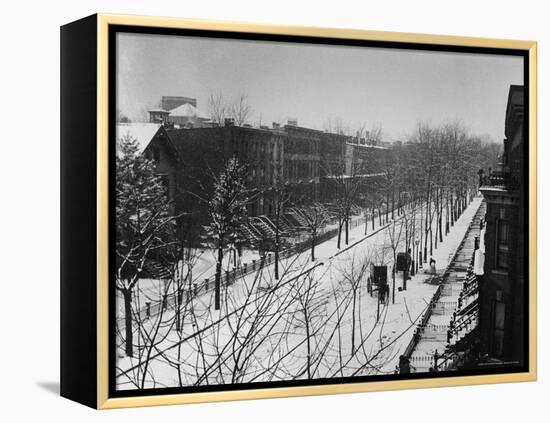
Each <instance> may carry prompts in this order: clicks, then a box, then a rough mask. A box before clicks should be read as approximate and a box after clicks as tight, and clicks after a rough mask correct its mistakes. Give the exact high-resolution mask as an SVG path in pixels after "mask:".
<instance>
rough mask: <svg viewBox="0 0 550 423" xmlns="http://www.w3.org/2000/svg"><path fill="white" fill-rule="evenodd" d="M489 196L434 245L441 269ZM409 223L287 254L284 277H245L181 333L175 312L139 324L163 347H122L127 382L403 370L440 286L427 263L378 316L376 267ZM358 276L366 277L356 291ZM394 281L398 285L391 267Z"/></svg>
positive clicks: (360, 231) (193, 305)
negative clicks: (371, 283)
mask: <svg viewBox="0 0 550 423" xmlns="http://www.w3.org/2000/svg"><path fill="white" fill-rule="evenodd" d="M480 203H481V198H480V197H476V198H475V199H474V200H473V201H472V203H471V204H470V205H469V207H468V208H467V209H466V210H465V212H464V213H463V214H462V216H461V217H460V219H459V220H458V221H457V222H456V223H455V225H454V226H453V227H452V228H451V232H450V233H449V234H448V236H446V237H445V238H444V242H443V243H441V244H439V245H438V248H437V249H436V250H435V251H434V254H433V258H434V259H435V260H436V263H437V271H442V270H444V268H445V267H446V265H447V264H448V263H449V261H450V259H451V258H452V256H453V255H454V253H455V251H456V249H457V248H458V246H459V245H460V242H461V240H462V238H463V236H464V234H465V232H466V230H467V228H468V225H469V223H470V221H471V219H472V218H473V215H474V213H475V211H476V210H477V208H478V207H479V205H480ZM416 212H417V213H419V210H417V211H416ZM401 221H402V220H401V218H397V217H396V220H395V222H390V224H389V226H387V227H384V226H383V227H377V231H375V232H374V233H373V232H371V226H370V224H369V228H368V230H369V234H370V235H367V237H365V236H364V225H360V226H357V227H355V228H353V229H352V230H351V231H350V242H349V244H350V245H351V247H350V248H348V249H347V250H345V251H344V252H340V253H339V254H336V253H337V252H338V250H337V248H336V239H335V238H334V239H331V240H329V241H327V242H324V243H322V244H320V245H319V246H317V247H316V248H315V254H316V258H317V260H316V261H315V262H311V260H310V252H309V251H305V252H304V253H302V254H299V255H296V256H294V257H290V258H286V259H284V260H282V261H281V268H282V272H281V273H282V276H281V278H280V279H279V281H275V280H274V278H273V266H272V265H271V266H267V267H266V268H264V269H263V270H261V271H259V272H256V273H254V274H249V275H247V276H244V277H242V278H241V280H239V281H237V282H236V283H235V284H233V285H232V286H230V287H228V288H227V289H225V290H224V292H223V302H222V310H220V311H215V310H213V293H211V292H210V293H206V294H204V295H200V296H198V297H197V298H195V300H193V301H191V302H190V303H189V304H188V305H187V308H186V310H185V311H184V312H183V313H182V316H183V322H182V330H181V332H178V331H176V330H175V323H174V321H175V319H174V312H173V310H167V311H166V312H165V313H163V314H162V315H160V316H157V317H156V318H155V319H150V320H149V321H147V322H144V324H143V327H142V337H138V333H137V330H135V335H134V338H135V339H136V340H140V339H145V340H147V339H154V346H153V347H151V343H150V342H144V343H145V344H146V347H145V348H142V349H138V351H137V354H135V358H127V357H124V353H123V351H122V350H119V351H118V353H117V384H118V388H119V389H133V388H136V386H143V387H153V386H155V387H166V386H179V385H180V384H181V385H182V386H186V385H193V384H211V383H215V384H220V383H237V382H253V381H271V380H288V379H293V378H294V379H296V378H298V379H300V378H319V377H339V376H354V375H371V374H384V373H394V371H395V367H396V365H397V362H398V358H399V355H400V354H401V353H402V352H403V350H404V349H405V348H406V346H407V345H408V343H409V341H410V339H411V337H412V334H413V332H414V328H415V326H416V323H417V322H418V320H419V319H420V317H421V316H422V314H423V312H424V311H425V309H426V306H427V304H428V303H429V301H430V299H431V297H432V295H433V293H434V291H435V290H436V288H437V287H436V286H435V285H432V284H429V283H427V282H428V281H429V280H430V279H431V277H432V275H430V274H427V273H424V272H423V271H422V270H421V271H420V272H419V274H418V275H416V276H414V277H413V278H412V279H410V280H409V281H408V282H407V290H403V291H399V290H398V288H399V287H401V286H402V279H403V277H402V274H401V273H399V274H397V275H396V280H395V304H392V302H391V295H390V300H389V301H388V302H389V304H386V305H384V304H381V306H380V317H379V320H378V322H377V312H378V310H377V300H376V298H375V297H371V295H370V294H368V293H367V289H366V282H365V281H366V276H367V275H368V267H366V266H367V264H368V263H369V262H375V263H376V264H386V265H388V267H389V268H390V269H391V265H392V264H393V263H392V262H393V252H392V251H391V250H390V249H389V248H388V246H389V245H391V244H392V243H391V238H392V237H391V234H392V230H394V229H395V228H398V227H399V225H400V222H401ZM434 223H435V222H434ZM434 233H435V225H434ZM394 238H395V237H394ZM404 238H405V237H404V233H403V234H402V240H401V242H400V243H399V245H398V246H397V248H396V251H402V250H403V249H404ZM353 281H359V282H358V283H357V289H356V290H353V289H352V283H353ZM389 282H390V285H393V281H392V280H391V274H390V276H389ZM157 289H158V288H157ZM354 293H355V294H356V295H355V296H354V295H353V294H354ZM306 315H307V318H306ZM155 322H157V323H158V324H155ZM120 330H122V328H120ZM145 333H146V336H145V337H144V336H143V335H144V334H145ZM140 342H141V341H140ZM352 343H353V344H354V345H353V349H352ZM147 346H149V347H147ZM140 363H141V365H140ZM143 363H147V369H145V366H144V365H143ZM142 382H143V385H142Z"/></svg>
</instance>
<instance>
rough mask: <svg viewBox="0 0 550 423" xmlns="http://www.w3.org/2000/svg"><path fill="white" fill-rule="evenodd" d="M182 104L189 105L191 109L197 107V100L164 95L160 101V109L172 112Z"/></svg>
mask: <svg viewBox="0 0 550 423" xmlns="http://www.w3.org/2000/svg"><path fill="white" fill-rule="evenodd" d="M182 104H190V105H191V106H193V107H197V99H196V98H191V97H182V96H171V95H164V96H162V99H161V100H160V107H161V108H162V109H164V110H172V109H175V108H176V107H179V106H181V105H182Z"/></svg>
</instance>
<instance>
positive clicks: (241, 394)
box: [62, 14, 537, 409]
mask: <svg viewBox="0 0 550 423" xmlns="http://www.w3.org/2000/svg"><path fill="white" fill-rule="evenodd" d="M71 25H73V26H74V25H76V24H75V23H73V24H69V25H67V28H69V27H70V26H71ZM94 26H95V36H96V42H95V45H96V47H97V50H96V52H95V53H94V54H95V55H96V61H95V62H96V64H97V69H95V75H96V87H97V90H96V94H95V95H96V98H95V100H96V119H95V130H96V136H97V143H96V145H95V154H96V163H95V172H94V173H95V174H94V175H93V179H94V180H95V185H96V187H95V192H94V196H95V205H96V209H95V210H94V213H93V218H94V220H95V237H96V242H95V250H94V254H95V263H93V267H94V268H95V275H94V278H95V281H96V283H95V286H94V290H95V296H96V298H95V299H94V304H95V307H96V309H95V310H94V313H93V314H92V315H91V316H90V317H89V318H90V319H94V320H95V327H94V328H93V329H94V331H93V332H95V333H94V334H93V336H94V337H95V338H94V339H95V348H96V351H95V354H93V356H92V357H91V358H90V361H94V360H95V362H94V363H89V365H90V366H92V367H93V368H94V369H95V375H96V377H95V382H96V383H95V387H94V388H95V389H92V390H94V391H95V399H94V398H92V395H91V393H90V392H88V391H87V388H85V387H81V386H76V385H75V384H74V383H73V384H71V383H68V382H67V383H65V388H64V381H63V378H66V379H70V376H68V375H69V374H70V373H71V372H73V373H74V372H76V371H77V369H76V368H75V367H77V366H76V364H74V365H72V366H71V365H66V370H63V369H62V395H64V396H66V397H68V398H71V399H75V400H77V401H79V402H82V403H85V404H87V405H90V406H92V407H95V408H98V409H113V408H122V407H141V406H152V405H171V404H190V403H205V402H214V401H235V400H249V399H263V398H281V397H293V396H307V395H326V394H341V393H355V392H371V391H385V390H400V389H418V388H436V387H449V386H462V385H478V384H493V383H505V382H527V381H535V380H536V379H537V301H536V298H537V283H536V280H537V274H536V272H537V257H536V255H537V142H536V140H537V43H536V42H534V41H518V40H505V39H489V38H477V37H459V36H448V35H429V34H411V33H401V32H382V31H368V30H362V29H335V28H315V27H305V26H304V27H302V26H286V25H261V24H253V23H234V22H223V21H211V20H197V19H180V18H161V17H144V16H124V15H111V14H98V15H94V18H93V21H92V23H91V24H90V27H91V28H93V27H94ZM111 26H132V27H146V28H170V29H192V30H209V31H223V32H233V33H235V32H237V33H246V34H270V35H285V36H296V37H313V38H330V39H340V40H344V41H345V40H367V41H376V42H389V43H397V44H399V43H408V44H419V45H422V44H426V45H431V46H439V47H445V46H460V47H479V48H486V49H514V50H521V51H524V52H526V53H527V57H528V65H529V66H528V69H529V75H528V76H527V75H526V76H525V78H528V82H529V85H528V87H529V92H528V99H529V103H528V107H529V109H528V110H529V113H528V122H527V125H528V131H529V132H528V133H529V140H528V152H529V158H528V166H529V176H528V177H529V193H528V202H529V203H528V210H529V213H528V214H529V228H528V229H529V230H528V251H529V254H528V273H529V281H528V284H529V290H528V294H529V296H528V314H529V316H528V318H529V332H528V344H529V349H528V351H529V359H528V363H529V366H528V371H525V372H520V373H503V374H487V375H473V376H469V375H468V376H461V375H457V376H450V377H438V378H423V379H401V380H384V381H372V382H358V383H353V382H352V383H335V384H325V385H312V386H288V387H269V388H261V389H244V390H225V391H224V390H220V391H214V392H194V393H181V394H180V393H177V394H174V393H170V394H167V395H164V394H159V395H156V394H155V395H136V396H127V397H110V396H109V360H108V354H109V318H108V316H109V289H108V286H109V285H108V284H109V265H108V257H109V183H110V180H109V178H110V175H109V117H110V114H109V107H110V101H109V98H110V97H109V96H110V92H109V89H110V87H109V60H112V57H111V56H109V27H111ZM72 36H73V37H74V35H72ZM93 36H94V35H93V31H92V35H90V36H88V38H90V37H91V38H93ZM75 48H76V47H75ZM62 53H63V51H62ZM67 56H69V54H68V53H67ZM67 63H70V62H69V61H68V62H67ZM66 75H67V73H66ZM67 90H69V88H67ZM62 93H63V92H62ZM62 99H63V95H62ZM62 118H63V113H62ZM64 119H65V122H64V123H63V124H64V125H65V124H66V125H72V123H71V122H70V116H65V117H64ZM62 149H63V144H62ZM67 154H68V155H67V158H66V160H67V161H69V160H70V156H69V154H70V153H67ZM62 186H63V174H62ZM62 195H63V194H62ZM66 195H69V194H66ZM68 201H70V200H69V199H68ZM71 245H72V244H71ZM62 248H64V247H63V246H62ZM65 248H70V245H69V244H67V246H66V247H65ZM90 257H91V256H90ZM67 283H68V282H67ZM62 284H63V281H62ZM62 289H63V288H62ZM67 298H72V297H70V296H68V297H67ZM62 303H63V301H62ZM63 310H64V309H63V304H62V315H63ZM69 313H70V311H66V312H65V316H66V318H70V314H69ZM73 318H74V316H73ZM64 325H65V324H64V323H62V330H63V326H64ZM71 333H73V332H71ZM62 342H63V336H62ZM72 342H74V341H72V340H71V339H70V335H66V344H65V345H69V344H70V343H72ZM66 348H67V350H66V352H63V351H65V350H64V349H63V348H62V357H63V354H64V356H65V357H68V356H69V355H70V354H71V353H70V351H71V350H70V347H68V346H67V347H66ZM62 367H64V366H63V365H62ZM63 372H64V374H63ZM84 383H87V382H84ZM73 391H74V392H76V391H79V392H80V391H87V393H85V394H73Z"/></svg>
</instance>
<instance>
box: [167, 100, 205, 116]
mask: <svg viewBox="0 0 550 423" xmlns="http://www.w3.org/2000/svg"><path fill="white" fill-rule="evenodd" d="M170 116H172V117H173V116H193V117H197V118H199V119H210V116H208V115H207V114H206V113H204V112H201V111H200V110H199V109H197V108H196V107H195V106H193V105H192V104H189V103H185V104H182V105H181V106H178V107H176V108H175V109H172V110H170Z"/></svg>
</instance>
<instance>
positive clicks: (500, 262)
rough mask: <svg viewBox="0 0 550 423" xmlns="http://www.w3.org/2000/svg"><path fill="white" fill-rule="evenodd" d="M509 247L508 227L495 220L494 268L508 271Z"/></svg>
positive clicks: (501, 221) (502, 222) (504, 223)
mask: <svg viewBox="0 0 550 423" xmlns="http://www.w3.org/2000/svg"><path fill="white" fill-rule="evenodd" d="M509 245H510V225H509V224H508V223H507V222H505V221H503V220H500V219H498V220H497V239H496V267H497V268H500V269H508V268H509V267H510V258H509Z"/></svg>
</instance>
